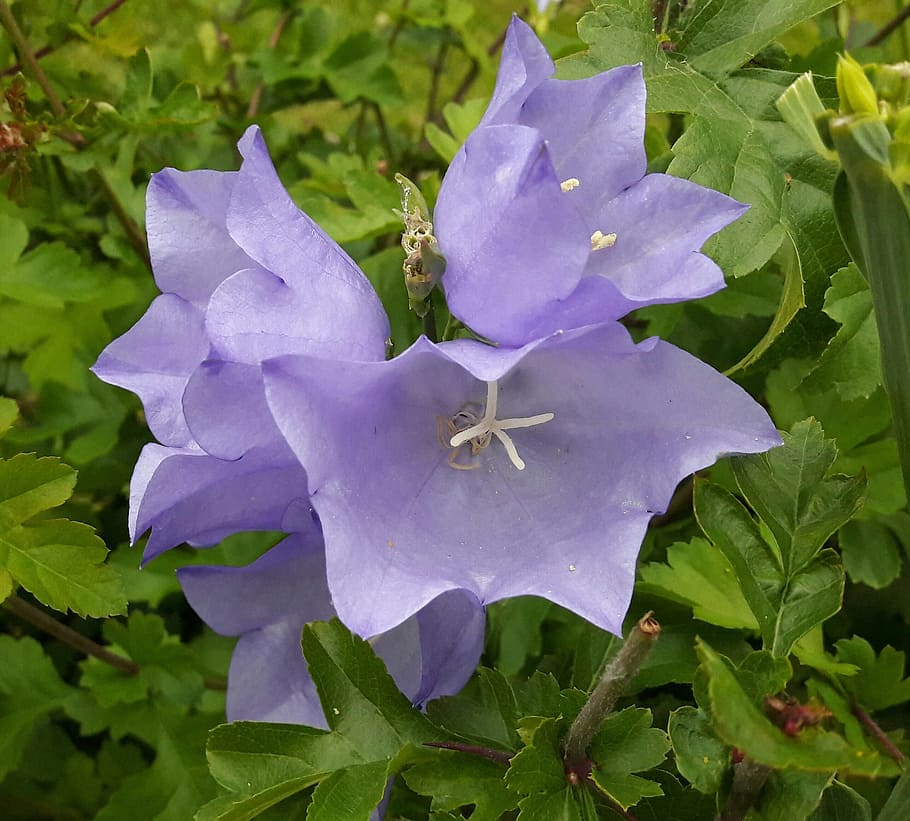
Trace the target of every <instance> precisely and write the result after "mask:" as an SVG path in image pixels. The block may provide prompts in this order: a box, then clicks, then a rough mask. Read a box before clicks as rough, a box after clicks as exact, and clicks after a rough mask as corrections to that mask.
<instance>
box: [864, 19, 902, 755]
mask: <svg viewBox="0 0 910 821" xmlns="http://www.w3.org/2000/svg"><path fill="white" fill-rule="evenodd" d="M907 8H910V6H908V7H907ZM850 712H851V713H853V715H854V716H856V718H857V719H858V720H859V723H860V724H862V725H863V727H865V728H866V732H868V733H869V735H871V736H872V737H873V738H874V739H875V740H876V741H878V743H879V744H881V745H882V747H884V748H885V752H886V753H888V755H890V756H891V758H893V759H894V760H895V761H896V762H897V763H898V764H902V763H903V762H904V760H905V759H906V756H905V755H904V754H903V753H902V752H901V751H900V750H899V749H898V747H897V745H896V744H895V743H894V742H893V741H892V740H891V739H890V738H888V735H887V734H886V733H885V731H884V730H883V729H882V728H881V727H879V726H878V722H877V721H876V720H875V719H874V718H872V716H870V715H869V713H867V712H866V711H865V710H864V709H863V708H862V707H860V706H859V704H857V703H856V702H854V703H853V704H852V705H851V707H850Z"/></svg>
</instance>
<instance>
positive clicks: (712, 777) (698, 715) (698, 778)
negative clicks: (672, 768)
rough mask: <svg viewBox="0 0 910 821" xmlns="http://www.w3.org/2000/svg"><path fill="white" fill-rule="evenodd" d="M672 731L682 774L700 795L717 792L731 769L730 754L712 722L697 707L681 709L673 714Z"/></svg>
mask: <svg viewBox="0 0 910 821" xmlns="http://www.w3.org/2000/svg"><path fill="white" fill-rule="evenodd" d="M668 732H669V734H670V743H671V744H672V746H673V754H674V756H675V759H676V768H677V769H678V770H679V773H680V775H682V776H683V777H684V778H686V779H687V780H688V781H689V782H690V783H691V784H692V786H693V787H695V789H696V790H698V791H699V792H703V793H708V794H710V793H715V792H717V791H718V790H719V789H720V787H721V784H722V783H723V778H724V775H725V774H726V772H727V768H728V767H729V766H730V751H729V749H728V748H727V745H726V744H724V743H723V742H722V741H721V740H720V739H719V738H718V737H717V736H716V735H715V734H714V730H713V729H712V727H711V721H710V719H709V718H708V717H707V716H706V715H705V713H704V712H703V711H702V710H699V709H696V708H695V707H680V708H679V709H678V710H674V711H673V712H672V713H670V723H669V726H668Z"/></svg>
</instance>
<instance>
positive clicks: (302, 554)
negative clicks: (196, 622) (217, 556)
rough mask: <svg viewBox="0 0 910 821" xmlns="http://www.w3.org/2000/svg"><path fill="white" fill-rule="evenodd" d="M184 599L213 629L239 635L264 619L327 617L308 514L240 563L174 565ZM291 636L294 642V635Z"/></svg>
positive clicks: (319, 548) (328, 603)
mask: <svg viewBox="0 0 910 821" xmlns="http://www.w3.org/2000/svg"><path fill="white" fill-rule="evenodd" d="M177 578H178V579H179V580H180V585H181V587H183V592H184V594H185V595H186V598H187V601H188V602H189V603H190V606H191V607H192V608H193V610H195V611H196V613H198V614H199V617H200V618H201V619H202V620H203V621H204V622H205V623H206V624H208V626H209V627H211V628H212V630H214V631H215V632H216V633H220V634H221V635H223V636H239V635H242V634H243V633H249V632H250V631H251V630H256V629H258V628H260V627H263V626H264V625H267V624H274V623H277V622H281V621H291V622H299V624H300V626H301V627H302V626H303V625H304V624H305V623H306V622H307V621H320V620H324V619H330V618H332V616H334V615H335V610H334V608H333V607H332V599H331V597H330V596H329V589H328V587H327V585H326V581H325V556H324V553H323V544H322V533H321V531H320V529H319V525H318V523H317V522H316V521H315V519H314V520H313V523H312V525H311V527H310V530H309V532H308V533H303V534H299V533H298V534H294V535H292V536H289V537H288V538H286V539H284V540H283V541H281V542H279V543H278V544H277V545H275V546H274V547H272V548H271V549H269V550H267V551H266V552H265V553H264V554H263V555H262V556H260V557H259V558H258V559H256V561H254V562H253V563H252V564H248V565H246V566H244V567H225V566H217V565H188V566H187V567H181V568H180V569H178V570H177ZM295 641H296V642H297V643H298V644H299V642H300V635H299V631H298V635H297V637H296V639H295Z"/></svg>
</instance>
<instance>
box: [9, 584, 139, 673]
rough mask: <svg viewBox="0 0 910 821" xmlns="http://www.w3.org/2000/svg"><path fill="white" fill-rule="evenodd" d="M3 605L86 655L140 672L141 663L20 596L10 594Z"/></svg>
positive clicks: (130, 670) (118, 667)
mask: <svg viewBox="0 0 910 821" xmlns="http://www.w3.org/2000/svg"><path fill="white" fill-rule="evenodd" d="M3 607H4V608H5V609H6V610H9V611H10V613H13V614H14V615H16V616H18V617H19V618H20V619H22V621H26V622H28V623H29V624H31V625H34V626H35V627H37V628H38V629H39V630H43V631H44V632H45V633H49V634H50V635H52V636H53V637H54V638H55V639H57V641H60V642H63V643H64V644H68V645H69V646H70V647H72V648H74V649H75V650H78V651H79V652H80V653H84V654H85V655H86V656H92V657H93V658H96V659H98V660H99V661H103V662H104V663H105V664H109V665H110V666H111V667H115V668H116V669H118V670H120V672H122V673H126V674H127V675H129V676H136V675H138V674H139V665H138V664H136V662H135V661H131V660H130V659H127V658H124V657H123V656H120V655H117V653H112V652H111V651H110V650H108V649H107V648H106V647H102V646H101V645H100V644H97V643H96V642H94V641H92V640H91V639H90V638H88V637H87V636H83V635H82V633H79V632H77V631H75V630H73V628H72V627H67V626H66V625H65V624H62V623H61V622H59V621H57V619H55V618H54V617H53V616H50V615H48V614H47V613H45V612H44V611H43V610H40V609H39V608H37V607H35V606H34V605H33V604H29V603H28V602H27V601H24V600H23V599H20V598H19V597H18V596H10V597H9V598H8V599H7V600H6V601H5V602H3Z"/></svg>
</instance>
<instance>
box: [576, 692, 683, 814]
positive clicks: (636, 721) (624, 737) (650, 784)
mask: <svg viewBox="0 0 910 821" xmlns="http://www.w3.org/2000/svg"><path fill="white" fill-rule="evenodd" d="M669 749H670V742H669V739H668V738H667V734H666V733H665V732H663V730H658V729H657V728H655V727H652V726H651V711H650V710H646V709H643V708H640V707H629V708H627V709H625V710H622V711H621V712H618V713H613V714H612V715H609V716H607V718H606V719H605V720H604V722H603V724H602V725H601V727H600V729H599V730H598V731H597V734H596V735H595V736H594V738H593V739H592V741H591V747H590V755H591V759H592V760H593V761H594V769H593V771H592V773H591V777H592V778H593V780H594V783H595V784H597V786H598V787H599V788H600V789H601V791H602V792H603V793H604V794H605V795H607V796H609V797H610V798H611V799H612V800H613V801H615V802H616V803H617V804H619V805H620V806H621V807H622V808H623V809H624V810H625V809H628V808H629V807H631V806H633V805H634V804H637V803H638V802H639V801H640V800H641V799H642V798H645V797H654V796H657V795H661V793H662V790H661V788H660V785H659V784H657V783H655V782H654V781H649V780H648V779H646V778H641V777H639V776H636V775H633V773H637V772H641V771H643V770H650V769H653V768H654V767H656V766H657V765H659V764H660V763H662V762H663V760H664V758H665V757H666V754H667V751H668V750H669Z"/></svg>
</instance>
